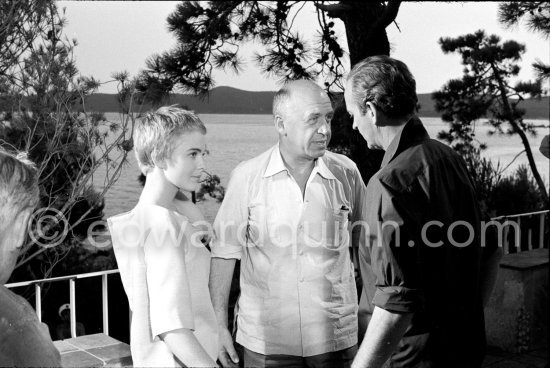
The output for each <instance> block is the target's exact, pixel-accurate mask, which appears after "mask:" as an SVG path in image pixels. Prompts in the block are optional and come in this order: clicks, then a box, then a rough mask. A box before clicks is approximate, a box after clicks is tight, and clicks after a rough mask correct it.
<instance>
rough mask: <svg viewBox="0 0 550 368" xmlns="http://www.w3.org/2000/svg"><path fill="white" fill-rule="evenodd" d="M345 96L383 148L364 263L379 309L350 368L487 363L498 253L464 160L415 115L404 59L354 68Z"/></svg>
mask: <svg viewBox="0 0 550 368" xmlns="http://www.w3.org/2000/svg"><path fill="white" fill-rule="evenodd" d="M345 101H346V107H347V110H348V112H349V113H350V115H352V116H353V127H354V129H358V130H359V132H360V133H361V135H362V136H363V137H364V138H365V140H366V143H367V145H368V147H369V148H371V149H382V150H384V151H385V155H384V158H383V161H382V165H381V169H380V170H379V171H378V172H377V173H376V174H375V175H374V176H373V177H372V178H371V179H370V181H369V183H368V185H367V203H369V206H368V207H366V208H367V213H366V215H365V218H366V221H367V225H368V229H369V232H368V234H367V236H366V244H365V246H360V248H359V254H360V255H359V262H360V266H361V274H362V275H363V283H364V288H365V290H368V291H369V292H367V295H372V300H370V302H371V305H374V310H373V313H372V318H371V320H370V322H369V324H368V328H367V331H366V334H365V336H364V339H363V342H362V344H361V346H360V348H359V351H358V353H357V356H356V358H355V360H354V362H353V367H369V368H376V367H382V366H385V367H392V368H397V367H407V368H412V367H442V368H453V367H469V368H470V367H480V366H481V364H482V362H483V358H484V355H485V325H484V315H483V307H484V304H485V303H486V302H487V300H488V298H489V295H490V292H491V290H492V287H493V285H494V281H495V278H496V272H497V268H498V261H499V258H500V254H501V252H500V249H499V248H497V245H496V244H492V245H488V244H482V241H481V239H482V237H481V219H480V211H479V206H478V203H477V200H476V195H475V188H474V184H473V181H472V180H471V178H470V176H469V174H468V171H467V169H466V165H465V163H464V161H463V159H462V158H461V157H460V156H459V155H458V154H457V153H456V152H454V151H453V150H452V149H451V148H450V147H448V146H446V145H444V144H442V143H440V142H438V141H436V140H433V139H431V138H430V137H429V135H428V133H427V132H426V129H425V128H424V126H423V124H422V122H421V121H420V119H419V118H418V117H417V116H416V114H415V112H416V104H417V96H416V83H415V80H414V78H413V76H412V75H411V73H410V71H409V70H408V68H407V66H406V65H405V64H404V63H402V62H401V61H399V60H395V59H392V58H390V57H387V56H373V57H369V58H366V59H365V60H363V61H361V62H359V63H358V64H356V65H355V66H354V67H353V69H352V71H351V72H350V74H349V76H348V77H347V80H346V90H345ZM368 275H374V278H372V277H366V276H368Z"/></svg>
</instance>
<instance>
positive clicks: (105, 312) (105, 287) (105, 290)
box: [101, 274, 109, 336]
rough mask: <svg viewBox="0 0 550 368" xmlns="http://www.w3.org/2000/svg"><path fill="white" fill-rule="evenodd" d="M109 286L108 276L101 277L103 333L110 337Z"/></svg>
mask: <svg viewBox="0 0 550 368" xmlns="http://www.w3.org/2000/svg"><path fill="white" fill-rule="evenodd" d="M108 291H109V284H108V280H107V275H106V274H105V275H101V302H102V307H103V333H104V334H105V335H107V336H109V293H108Z"/></svg>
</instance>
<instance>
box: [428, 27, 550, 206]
mask: <svg viewBox="0 0 550 368" xmlns="http://www.w3.org/2000/svg"><path fill="white" fill-rule="evenodd" d="M439 42H440V44H441V48H442V50H443V52H445V53H450V52H456V53H458V54H460V55H461V57H462V64H463V65H464V74H463V76H462V78H461V79H454V80H451V81H449V82H447V83H446V84H445V85H444V86H443V87H442V89H441V90H439V91H437V92H434V93H433V99H434V100H435V101H436V105H435V107H436V110H437V111H439V112H441V113H442V119H443V120H444V121H445V122H448V123H449V125H450V127H449V130H448V131H447V132H441V133H440V134H439V137H440V138H441V139H444V140H447V141H448V142H450V143H452V144H453V146H455V148H457V150H458V151H459V152H460V153H461V154H463V155H467V154H471V153H475V150H476V149H477V148H479V149H483V148H484V145H483V144H480V145H477V146H476V140H475V129H474V128H475V126H474V123H475V122H476V121H477V120H478V119H481V118H482V117H486V118H488V122H487V123H488V124H489V125H490V126H491V127H492V130H490V134H507V135H516V134H517V135H518V136H519V137H520V139H521V141H522V143H523V146H524V148H525V152H526V154H527V159H528V161H529V165H530V168H531V171H532V173H533V177H534V179H535V181H536V183H537V186H538V190H539V192H540V195H541V197H542V198H544V202H546V203H547V202H548V193H547V191H546V188H545V184H544V182H543V180H542V178H541V176H540V174H539V172H538V170H537V167H536V164H535V161H534V158H533V153H532V151H531V147H530V145H529V141H528V139H527V134H531V135H535V134H536V131H535V129H534V127H533V125H532V124H530V123H527V122H525V121H523V115H524V114H525V111H524V110H523V109H521V108H520V104H521V101H523V99H524V98H525V97H526V96H540V94H541V92H542V89H541V84H540V81H536V82H520V83H517V84H516V85H515V86H512V85H510V81H509V80H510V78H511V77H513V76H516V75H517V74H518V73H519V70H520V67H519V65H518V64H517V62H518V61H519V60H520V58H521V55H522V54H523V53H524V51H525V47H524V46H523V45H521V44H519V43H517V42H515V41H506V42H501V40H500V38H499V37H498V36H496V35H490V36H487V35H486V34H485V32H484V31H481V30H480V31H477V32H475V33H473V34H467V35H464V36H459V37H456V38H441V39H440V40H439Z"/></svg>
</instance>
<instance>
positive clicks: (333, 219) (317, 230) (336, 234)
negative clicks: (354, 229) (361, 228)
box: [305, 206, 349, 249]
mask: <svg viewBox="0 0 550 368" xmlns="http://www.w3.org/2000/svg"><path fill="white" fill-rule="evenodd" d="M308 217H309V221H308V224H307V225H308V226H307V229H306V231H305V236H306V239H307V241H308V243H310V245H318V246H323V247H325V248H328V249H335V248H339V247H341V246H344V245H347V244H348V238H349V236H348V230H347V229H348V223H349V220H348V217H349V210H347V209H342V208H338V209H336V208H332V207H324V206H320V207H319V208H316V209H312V211H311V215H310V216H308Z"/></svg>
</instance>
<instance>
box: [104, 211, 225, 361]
mask: <svg viewBox="0 0 550 368" xmlns="http://www.w3.org/2000/svg"><path fill="white" fill-rule="evenodd" d="M108 224H109V230H110V232H111V237H112V241H113V248H114V251H115V256H116V259H117V263H118V268H119V270H120V276H121V278H122V283H123V285H124V290H125V291H126V295H127V296H128V301H129V304H130V308H131V310H132V323H131V331H130V348H131V351H132V359H133V363H134V366H147V367H179V366H181V363H179V361H178V360H177V359H176V358H175V357H174V355H173V354H172V352H171V351H170V350H169V349H168V346H167V345H166V344H165V343H164V342H163V341H162V340H160V338H159V335H161V334H163V333H165V332H169V331H173V330H177V329H181V328H188V329H191V330H193V331H194V333H195V336H196V337H197V339H198V341H199V342H200V343H201V345H202V346H203V347H204V349H205V350H206V352H207V353H208V354H209V355H210V357H211V358H212V359H214V360H216V357H217V354H218V348H217V343H218V338H217V337H218V335H217V324H216V317H215V314H214V309H213V307H212V303H211V301H210V295H209V291H208V278H209V274H210V253H209V252H208V250H207V249H206V248H205V247H204V246H203V245H202V244H201V242H200V240H199V236H198V235H200V234H198V231H197V229H195V228H194V227H193V226H192V224H191V223H190V222H189V220H188V219H187V217H185V216H183V215H181V214H180V213H178V212H176V211H171V210H168V209H166V208H164V207H160V206H155V205H144V204H138V205H137V206H136V207H135V208H134V209H133V210H131V211H130V212H127V213H123V214H120V215H117V216H114V217H111V218H109V219H108Z"/></svg>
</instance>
